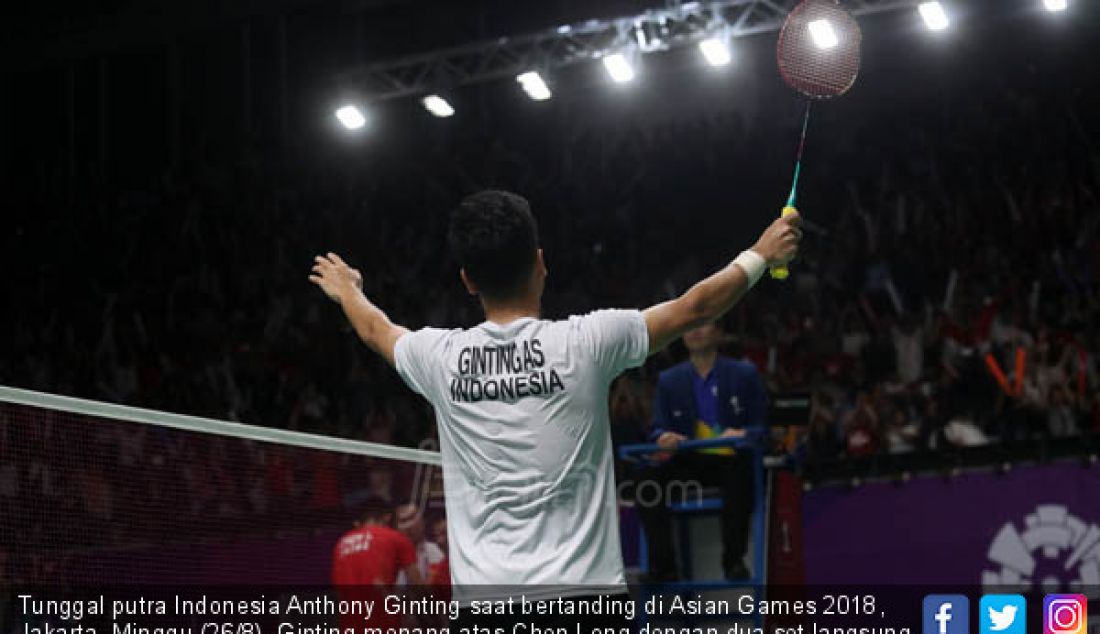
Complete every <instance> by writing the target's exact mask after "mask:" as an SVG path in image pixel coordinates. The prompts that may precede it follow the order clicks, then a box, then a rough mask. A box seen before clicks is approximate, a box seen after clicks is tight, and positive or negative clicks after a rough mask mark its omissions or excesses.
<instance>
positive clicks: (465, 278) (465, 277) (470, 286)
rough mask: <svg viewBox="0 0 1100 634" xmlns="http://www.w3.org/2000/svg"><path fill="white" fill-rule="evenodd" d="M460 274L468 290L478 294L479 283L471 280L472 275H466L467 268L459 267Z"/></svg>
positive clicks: (472, 293)
mask: <svg viewBox="0 0 1100 634" xmlns="http://www.w3.org/2000/svg"><path fill="white" fill-rule="evenodd" d="M458 276H459V277H461V278H462V284H463V285H464V286H465V287H466V292H467V293H469V294H471V295H477V285H476V284H474V283H473V282H471V281H470V276H468V275H466V269H459V271H458Z"/></svg>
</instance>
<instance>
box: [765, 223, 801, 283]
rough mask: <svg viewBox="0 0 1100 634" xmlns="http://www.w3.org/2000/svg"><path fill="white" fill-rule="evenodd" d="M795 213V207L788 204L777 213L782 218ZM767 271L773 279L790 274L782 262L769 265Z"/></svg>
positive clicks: (782, 278)
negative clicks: (777, 264)
mask: <svg viewBox="0 0 1100 634" xmlns="http://www.w3.org/2000/svg"><path fill="white" fill-rule="evenodd" d="M796 213H798V210H797V209H795V208H794V207H792V206H790V205H787V206H786V207H784V208H783V212H782V213H781V214H779V216H780V217H781V218H782V217H785V216H789V215H791V214H796ZM768 273H770V274H771V276H772V279H773V280H785V279H787V277H788V276H790V274H791V271H790V269H788V268H787V265H786V264H783V265H780V266H773V267H771V269H769V270H768Z"/></svg>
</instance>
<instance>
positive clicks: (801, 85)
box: [776, 0, 863, 99]
mask: <svg viewBox="0 0 1100 634" xmlns="http://www.w3.org/2000/svg"><path fill="white" fill-rule="evenodd" d="M811 25H814V28H813V29H811ZM823 28H824V30H825V31H826V32H825V33H824V34H822V33H821V30H822V29H823ZM815 31H816V33H817V37H815ZM829 31H831V36H830V33H829ZM822 35H824V36H825V37H824V38H822ZM862 40H863V34H862V32H861V31H860V30H859V24H858V23H857V22H856V20H855V18H853V17H852V14H850V13H848V11H846V10H845V9H844V7H842V6H840V4H839V3H838V2H837V1H836V0H803V2H801V3H800V4H799V5H798V6H796V7H795V8H794V9H793V10H792V11H791V12H790V14H788V15H787V19H786V21H785V22H784V23H783V28H782V29H780V31H779V44H778V45H777V46H776V58H777V60H778V62H779V72H780V74H781V75H782V76H783V81H785V82H786V83H787V85H788V86H790V87H791V88H794V89H795V90H797V91H798V92H800V93H802V94H803V95H805V96H807V97H809V98H811V99H830V98H832V97H838V96H840V95H843V94H844V93H846V92H848V90H849V89H850V88H851V87H852V86H853V85H854V84H855V83H856V78H857V77H858V76H859V63H860V48H861V44H862ZM823 43H824V44H831V46H823V45H822V44H823Z"/></svg>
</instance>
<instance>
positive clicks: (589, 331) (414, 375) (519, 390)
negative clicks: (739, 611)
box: [309, 191, 801, 605]
mask: <svg viewBox="0 0 1100 634" xmlns="http://www.w3.org/2000/svg"><path fill="white" fill-rule="evenodd" d="M800 238H801V230H800V229H799V217H798V215H797V214H794V215H791V216H788V217H785V218H781V219H779V220H776V221H775V222H773V223H772V224H771V226H769V227H768V228H767V230H765V231H764V233H763V235H761V236H760V239H759V240H757V242H756V243H755V245H753V246H752V247H751V248H750V249H747V250H745V251H743V252H741V253H740V255H738V256H737V257H736V258H735V259H734V260H733V261H732V262H730V263H729V264H728V265H727V266H725V267H724V268H722V269H721V270H720V271H718V272H717V273H714V274H713V275H711V276H710V277H708V278H706V279H704V280H702V281H700V282H698V283H697V284H695V285H694V286H693V287H691V288H690V289H689V290H688V291H687V292H685V293H684V294H683V295H681V296H680V297H678V298H676V299H673V300H670V301H667V302H664V303H662V304H658V305H656V306H652V307H650V308H648V309H646V310H641V311H639V310H598V311H595V312H592V313H589V314H587V315H580V316H573V317H570V318H568V319H565V320H561V321H548V320H544V319H541V318H540V304H541V298H542V292H543V288H544V286H545V283H546V277H547V269H546V263H545V260H544V258H543V252H542V249H540V248H539V240H538V229H537V226H536V223H535V220H534V218H533V216H532V214H531V210H530V207H529V205H528V202H527V201H526V200H525V199H524V198H522V197H520V196H518V195H516V194H512V193H509V192H504V191H483V192H480V193H477V194H474V195H472V196H469V197H468V198H466V199H464V200H463V201H462V202H461V203H460V204H459V206H458V208H457V209H455V210H454V212H453V213H452V216H451V219H450V226H449V228H448V236H447V239H448V242H449V246H450V249H451V251H452V253H453V255H454V257H455V259H456V260H457V262H458V264H459V266H460V267H461V270H460V272H459V276H460V277H461V280H462V283H463V284H464V285H465V287H466V290H467V291H469V293H470V294H471V295H475V296H477V298H478V299H479V300H480V303H481V306H482V308H483V309H484V312H485V321H484V322H482V323H481V324H480V325H478V326H476V327H474V328H470V329H465V330H464V329H449V330H448V329H439V328H424V329H421V330H418V331H415V332H411V331H409V330H408V329H406V328H404V327H402V326H399V325H397V324H395V323H394V322H393V321H391V320H390V318H389V317H388V316H387V315H386V313H384V312H383V311H382V310H381V309H380V308H379V307H378V306H376V305H375V304H374V302H372V301H371V300H369V299H368V298H367V297H366V295H364V294H363V291H362V277H361V276H360V274H359V272H358V271H357V270H355V269H353V268H352V267H350V266H348V265H347V264H346V263H345V262H344V261H343V260H342V259H341V258H340V257H339V256H338V255H336V254H334V253H329V254H327V256H318V257H316V258H315V262H314V266H313V271H312V274H311V275H310V278H309V279H310V281H312V282H313V283H315V284H317V285H318V286H319V287H321V289H322V290H323V291H324V292H325V294H326V295H328V297H330V298H331V299H333V300H335V301H336V302H338V303H339V304H340V306H341V307H342V308H343V310H344V313H345V315H346V316H347V318H348V320H349V321H350V322H351V324H352V326H353V327H354V328H355V331H356V333H358V335H359V337H360V338H361V339H362V340H363V341H364V342H365V343H366V344H367V346H369V347H370V348H371V349H372V350H374V351H375V352H377V353H378V354H380V355H382V356H383V357H384V358H385V359H386V361H388V362H389V363H390V365H392V366H393V367H394V368H395V369H396V370H397V373H398V374H399V375H400V376H401V378H402V379H403V380H404V381H405V383H406V384H407V385H408V386H409V387H410V388H411V389H413V390H414V391H416V392H418V393H419V394H422V395H423V396H424V397H426V398H427V399H428V400H429V401H430V402H431V404H432V405H433V407H434V408H435V412H436V418H437V423H438V426H439V438H440V451H441V453H442V459H443V475H444V492H445V496H444V499H445V504H446V510H447V522H448V523H447V527H448V541H449V542H450V546H451V548H450V552H451V558H450V566H451V578H452V581H453V583H454V596H455V598H456V599H458V600H460V601H462V602H463V605H468V603H469V602H470V601H471V600H475V599H479V598H484V597H492V596H494V595H495V596H501V594H502V593H503V594H504V596H507V594H508V593H507V592H506V590H507V588H511V589H512V591H513V593H515V592H519V591H522V592H523V593H524V594H525V595H526V596H527V597H529V598H538V597H539V596H540V595H541V596H543V597H545V598H556V597H562V596H565V597H574V598H584V597H588V596H597V595H608V594H619V593H625V591H626V587H625V576H624V573H623V563H622V557H621V554H620V548H619V526H618V509H617V504H616V495H615V483H614V478H613V468H612V456H611V438H610V431H609V421H608V389H609V386H610V384H611V381H612V379H614V378H615V377H616V376H617V375H618V374H620V373H621V372H623V371H624V370H626V369H627V368H632V367H637V366H639V365H641V364H642V363H644V362H645V359H646V357H647V356H648V355H650V354H653V353H655V352H657V351H659V350H661V349H662V348H664V347H665V346H667V345H668V344H669V343H671V342H672V341H674V340H676V339H678V338H680V337H681V336H683V335H684V333H686V332H687V331H688V330H691V329H692V328H696V327H698V326H700V325H702V324H706V323H708V322H711V321H713V320H715V319H717V318H719V317H720V316H721V315H723V314H724V313H725V312H726V311H728V310H729V309H730V308H731V307H732V306H734V304H736V303H737V302H738V300H740V299H741V297H743V296H744V294H745V293H746V292H747V291H748V290H749V289H750V288H751V287H752V286H753V284H755V283H756V282H757V280H759V279H760V277H761V276H762V275H763V273H764V271H765V270H766V269H767V268H768V267H769V266H776V265H782V264H785V263H787V262H788V261H790V260H791V259H792V258H793V257H794V255H795V251H796V250H797V247H798V242H799V240H800ZM491 586H496V587H495V588H493V587H491ZM505 586H506V587H507V588H505Z"/></svg>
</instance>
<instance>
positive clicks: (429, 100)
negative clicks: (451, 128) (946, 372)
mask: <svg viewBox="0 0 1100 634" xmlns="http://www.w3.org/2000/svg"><path fill="white" fill-rule="evenodd" d="M420 103H422V104H424V109H425V110H427V111H428V112H430V113H432V114H433V115H435V116H437V117H439V118H441V119H442V118H446V117H452V116H454V113H455V109H454V108H452V107H451V104H449V103H447V100H446V99H444V98H443V97H440V96H439V95H428V96H427V97H424V98H423V99H421V100H420Z"/></svg>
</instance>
